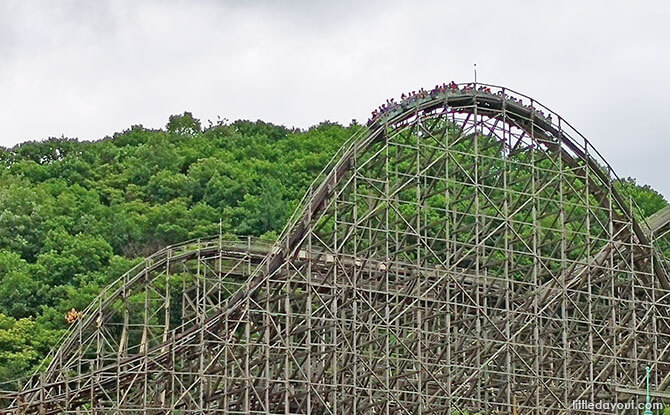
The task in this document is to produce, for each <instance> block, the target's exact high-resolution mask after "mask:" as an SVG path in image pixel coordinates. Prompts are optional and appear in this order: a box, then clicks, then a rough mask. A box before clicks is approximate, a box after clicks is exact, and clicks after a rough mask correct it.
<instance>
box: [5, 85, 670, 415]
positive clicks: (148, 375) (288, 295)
mask: <svg viewBox="0 0 670 415" xmlns="http://www.w3.org/2000/svg"><path fill="white" fill-rule="evenodd" d="M489 91H490V92H489ZM545 114H546V115H545ZM616 181H617V178H616V175H615V174H614V173H613V171H612V169H611V168H610V166H609V164H607V162H606V161H605V160H604V159H603V158H602V157H601V156H600V154H599V153H598V152H597V151H596V150H595V149H594V148H593V147H592V145H591V144H590V143H589V142H588V141H587V140H586V139H585V138H584V137H583V136H581V135H580V134H579V133H578V132H577V131H576V130H574V129H573V128H572V127H571V126H570V125H569V124H568V123H567V122H566V121H565V120H563V119H562V118H561V117H560V116H559V115H558V114H555V113H553V112H552V111H550V110H549V109H547V108H546V107H543V106H542V105H541V104H539V103H537V102H536V101H534V100H532V99H531V98H529V97H525V96H523V95H521V94H518V93H516V92H514V91H511V90H509V89H506V88H501V87H497V86H492V85H486V86H484V89H483V90H482V89H479V85H477V86H475V87H474V88H470V87H468V86H465V85H461V86H459V88H458V89H449V90H434V91H431V92H428V93H425V94H421V95H420V96H413V97H412V98H410V99H408V100H405V101H403V102H401V103H400V104H398V105H394V106H393V107H392V108H390V109H388V110H386V111H384V113H383V114H382V115H381V116H380V117H377V118H375V119H374V120H373V122H371V123H370V125H368V126H367V127H366V128H361V130H360V131H359V132H358V133H357V135H355V136H354V137H352V139H351V140H350V142H349V143H347V144H346V145H345V146H344V147H343V148H342V149H341V150H340V152H338V154H336V156H335V157H334V158H333V160H332V161H331V163H330V164H329V165H328V166H326V168H325V169H324V171H323V172H322V173H321V174H320V175H319V177H318V178H317V179H316V180H315V182H314V184H313V185H312V186H311V187H310V189H309V190H308V191H307V192H306V194H305V197H304V199H303V201H302V203H301V205H300V207H299V208H298V210H296V212H295V213H294V215H293V216H292V218H291V219H290V220H289V223H288V225H287V226H286V228H285V230H284V232H283V233H282V235H281V236H280V238H279V240H278V241H277V242H276V243H275V244H273V245H269V244H266V243H263V242H261V241H257V240H253V239H250V238H248V239H245V240H239V241H224V240H222V239H221V238H210V239H200V240H195V241H189V242H186V243H183V244H179V245H175V246H170V247H166V248H165V249H162V250H161V251H158V252H157V253H155V254H154V255H152V256H151V257H149V258H147V259H146V260H145V261H143V262H142V263H141V264H138V265H137V266H136V267H134V268H133V269H132V270H130V271H129V272H128V273H126V274H125V275H124V276H122V277H121V278H120V279H119V280H117V281H116V282H115V283H113V284H111V285H110V286H109V287H107V288H106V289H105V290H103V292H102V293H101V294H100V295H99V296H98V298H97V299H96V301H95V302H93V303H92V304H91V305H90V306H89V307H88V308H87V309H86V310H84V312H83V317H82V318H81V319H80V320H79V321H78V322H77V323H76V324H74V325H73V326H72V327H71V329H70V330H69V331H68V333H66V335H65V336H64V338H63V339H62V341H61V342H60V344H59V346H58V347H57V348H56V349H55V350H54V351H53V352H52V353H51V355H50V356H49V359H47V361H48V362H49V363H48V365H46V366H45V367H44V368H42V369H40V370H39V371H38V373H36V374H35V376H33V377H32V378H31V379H30V380H29V381H27V382H26V384H25V386H24V387H23V388H22V389H21V390H20V391H19V392H16V393H12V394H9V395H8V396H6V398H5V407H6V408H7V409H5V411H6V412H7V413H39V414H47V413H77V414H79V413H107V412H109V413H222V414H223V413H323V414H328V413H381V412H384V413H436V412H437V413H449V414H451V413H455V412H461V413H462V412H465V411H469V412H471V413H474V412H481V413H533V414H534V413H537V414H539V413H542V414H547V413H578V412H579V411H578V410H575V409H574V408H572V407H571V404H572V402H573V401H575V400H589V399H590V400H591V401H595V400H598V399H608V400H612V401H620V400H626V399H630V397H631V396H635V395H636V392H635V391H640V390H641V389H642V388H643V385H644V374H645V371H644V367H645V366H650V367H651V368H652V374H653V378H652V384H653V385H654V389H655V393H656V395H657V396H664V395H663V393H665V392H664V391H665V389H667V387H668V384H669V383H670V362H669V360H670V359H669V356H670V305H669V304H670V299H669V296H668V294H669V291H668V289H669V288H670V286H669V283H668V277H667V272H666V268H665V262H666V259H665V256H664V254H663V250H664V248H663V247H664V246H665V245H664V243H665V242H664V238H665V237H666V233H667V232H666V231H667V229H668V225H669V224H670V213H669V212H670V209H669V208H666V209H663V210H662V211H660V212H658V213H657V214H655V215H653V216H652V217H650V218H648V219H647V220H642V221H640V220H638V219H636V215H637V213H636V208H635V206H634V203H632V202H631V201H630V199H627V197H626V196H625V195H623V194H621V193H620V192H619V191H618V190H617V188H616V185H615V183H616ZM621 391H625V393H624V392H621ZM631 391H632V392H631ZM590 413H597V412H593V411H591V412H590Z"/></svg>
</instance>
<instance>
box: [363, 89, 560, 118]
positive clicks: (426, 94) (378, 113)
mask: <svg viewBox="0 0 670 415" xmlns="http://www.w3.org/2000/svg"><path fill="white" fill-rule="evenodd" d="M475 90H476V91H477V93H484V94H493V92H492V91H491V88H490V87H488V86H485V85H480V86H479V87H477V86H476V84H474V83H469V84H464V85H462V86H460V87H459V85H458V84H457V83H456V82H454V81H451V82H449V83H448V84H447V83H443V84H442V85H435V87H434V88H433V89H431V90H430V91H428V90H426V89H424V88H421V89H419V90H418V91H411V92H408V93H403V94H402V95H401V96H400V101H399V102H396V100H395V99H394V98H391V99H387V100H386V103H384V104H383V105H380V106H379V108H377V109H376V110H374V111H372V115H371V117H370V118H369V119H368V123H367V125H368V126H369V125H372V124H374V123H375V122H376V121H377V120H379V119H380V118H381V117H382V116H384V115H385V114H387V113H389V112H392V111H394V110H395V109H397V108H399V107H400V106H402V105H407V104H411V103H413V102H415V101H417V100H421V99H425V98H436V97H437V96H438V95H439V94H443V93H446V92H459V91H460V92H462V93H472V92H473V91H475ZM495 95H497V96H499V97H503V95H504V99H505V100H509V101H511V102H513V103H515V104H517V105H519V106H522V107H524V108H527V109H531V110H534V111H535V112H536V113H537V114H538V115H540V116H541V117H543V118H545V119H546V120H547V121H549V123H551V114H549V115H548V116H545V114H544V112H542V111H541V110H539V109H534V108H533V107H532V106H531V105H529V104H526V103H524V102H523V100H522V99H520V98H516V97H514V96H510V95H507V94H504V93H503V91H502V90H499V91H498V92H497V93H496V94H495Z"/></svg>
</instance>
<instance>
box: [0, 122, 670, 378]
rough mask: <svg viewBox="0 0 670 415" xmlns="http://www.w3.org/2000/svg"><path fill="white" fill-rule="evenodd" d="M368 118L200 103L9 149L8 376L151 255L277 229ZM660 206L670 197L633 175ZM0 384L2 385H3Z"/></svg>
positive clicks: (4, 347)
mask: <svg viewBox="0 0 670 415" xmlns="http://www.w3.org/2000/svg"><path fill="white" fill-rule="evenodd" d="M359 128H360V127H359V126H357V125H352V126H349V127H346V128H345V127H342V126H340V125H336V124H332V123H322V124H320V125H318V126H316V127H313V128H311V129H310V130H308V131H299V130H290V129H287V128H285V127H281V126H275V125H272V124H267V123H263V122H260V121H259V122H249V121H236V122H233V123H223V122H220V123H217V124H211V125H209V126H208V127H205V128H203V127H202V126H201V124H200V122H199V121H198V120H196V119H194V118H193V117H192V116H191V114H189V113H184V114H183V115H180V116H173V117H170V120H169V122H168V124H167V126H166V128H165V129H164V130H147V129H145V128H142V127H133V128H131V129H129V130H127V131H124V132H122V133H118V134H116V135H115V136H114V137H112V138H107V139H103V140H101V141H97V142H78V141H76V140H68V139H50V140H47V141H43V142H29V143H25V144H22V145H19V146H17V147H15V148H12V149H5V150H2V149H0V166H2V169H0V381H3V380H9V379H12V378H16V377H19V376H24V375H26V374H27V373H28V372H29V371H30V370H31V369H32V368H33V367H34V366H35V365H36V364H37V363H39V361H40V360H41V358H42V357H43V356H44V355H45V354H46V353H47V351H48V350H49V349H50V348H51V346H52V345H53V344H54V343H55V341H56V340H57V339H58V337H59V336H60V334H61V333H62V331H63V330H64V329H65V328H66V325H67V323H66V320H65V317H64V316H65V315H66V313H67V312H68V310H70V309H71V308H75V309H77V310H81V309H83V308H85V306H86V305H87V304H88V303H89V302H90V301H91V300H92V299H93V298H94V297H95V295H96V294H97V293H98V291H99V290H100V288H101V287H102V286H104V285H106V284H107V283H108V282H110V281H112V280H114V279H115V278H117V277H118V276H120V275H121V274H122V273H123V272H125V271H126V270H128V269H129V268H130V267H131V266H132V265H133V264H134V263H136V262H138V261H139V260H140V258H141V257H143V256H146V255H149V254H150V253H152V252H154V251H156V250H158V249H159V248H161V247H163V246H165V245H168V244H171V243H176V242H180V241H183V240H186V239H190V238H195V237H200V236H206V235H213V234H216V233H218V232H219V224H220V223H221V225H222V228H223V231H224V232H225V233H234V234H245V235H256V236H261V237H264V238H267V239H273V238H275V237H276V235H277V233H278V232H279V231H280V230H281V228H282V227H283V226H284V223H285V221H286V220H287V218H288V216H289V215H290V214H291V212H292V211H293V209H294V208H295V207H296V204H297V203H298V201H299V200H300V199H301V198H302V196H303V193H304V191H305V189H306V188H307V187H308V186H309V184H310V183H311V182H312V180H313V179H314V178H315V177H316V175H317V174H318V173H319V172H320V171H321V169H322V168H323V167H324V166H325V165H326V163H327V162H328V160H330V158H331V157H332V156H333V154H334V153H335V152H336V151H337V150H338V149H339V148H340V146H341V145H342V143H343V142H344V141H346V140H347V139H348V138H349V137H350V136H351V135H352V134H354V133H355V132H356V131H357V130H358V129H359ZM623 186H624V187H626V188H627V190H628V192H629V193H630V194H632V195H633V197H634V198H635V199H636V201H637V203H638V204H639V205H640V206H641V208H642V210H643V211H644V214H646V215H649V214H651V213H653V212H655V211H656V210H658V209H660V208H661V207H662V206H664V204H665V200H664V199H663V197H662V196H661V195H660V194H658V193H657V192H655V191H654V190H653V189H651V188H649V187H648V186H639V185H637V184H636V183H635V181H634V180H632V179H628V180H626V181H625V183H623ZM0 389H2V388H1V387H0Z"/></svg>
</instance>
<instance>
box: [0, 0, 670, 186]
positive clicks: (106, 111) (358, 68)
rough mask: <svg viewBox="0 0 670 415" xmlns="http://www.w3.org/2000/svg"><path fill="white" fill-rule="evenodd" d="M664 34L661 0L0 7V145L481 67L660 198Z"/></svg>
mask: <svg viewBox="0 0 670 415" xmlns="http://www.w3.org/2000/svg"><path fill="white" fill-rule="evenodd" d="M669 45H670V2H663V1H658V2H651V1H649V2H644V1H636V2H632V1H627V2H617V1H602V2H598V1H583V0H580V1H556V0H553V1H524V2H520V1H519V2H515V1H510V0H506V1H498V2H493V1H492V2H474V1H455V2H448V1H435V2H431V1H416V2H415V1H397V2H396V1H390V0H385V1H369V2H363V1H342V0H339V1H314V0H304V1H288V0H287V1H237V2H234V1H205V0H203V1H190V2H185V1H184V2H181V1H160V2H159V1H58V2H56V1H50V2H48V1H40V2H37V1H26V0H19V1H13V0H0V125H1V128H0V145H3V146H12V145H14V144H16V143H19V142H22V141H25V140H35V139H44V138H48V137H54V136H56V137H60V136H62V135H64V136H66V137H77V138H80V139H98V138H102V137H104V136H107V135H112V134H113V133H114V132H117V131H122V130H124V129H126V128H128V127H130V126H131V125H135V124H142V125H144V126H146V127H155V128H158V127H163V126H164V125H165V123H166V122H167V119H168V117H169V115H170V114H176V113H182V112H183V111H191V112H192V113H193V114H194V115H195V116H196V117H197V118H200V119H201V120H203V124H206V123H207V122H206V120H207V119H212V120H215V119H216V117H217V116H220V117H222V118H227V119H229V120H235V119H239V118H244V119H252V120H255V119H262V120H264V121H270V122H274V123H279V124H284V125H286V126H295V127H301V128H307V127H309V126H311V125H314V124H317V123H319V122H320V121H323V120H331V121H339V122H341V123H344V124H348V123H349V122H350V121H351V119H352V118H356V119H358V120H365V119H367V116H368V114H369V112H370V110H372V109H373V108H374V107H376V106H378V105H379V104H381V103H382V102H384V101H385V100H386V98H390V97H393V96H396V97H397V96H399V95H400V93H402V92H403V91H407V90H411V89H418V88H419V87H421V86H425V87H430V86H432V85H434V84H436V83H442V82H448V81H450V80H452V79H453V80H455V81H456V82H467V81H471V80H472V78H473V73H472V72H473V71H472V65H473V63H475V62H476V63H477V67H478V78H479V80H480V81H483V82H488V83H493V84H500V85H505V86H507V87H509V88H512V89H515V90H517V91H519V92H522V93H525V94H527V95H530V96H532V97H534V98H535V99H537V100H538V101H540V102H542V103H543V104H545V105H546V106H548V107H549V108H552V109H553V110H555V111H556V112H558V113H559V114H561V115H562V116H563V117H564V118H565V119H566V120H568V121H569V122H570V123H571V124H572V125H573V126H574V127H575V128H577V129H578V130H580V131H581V132H582V134H584V135H585V136H586V137H587V138H588V139H589V140H591V142H592V143H594V145H595V146H596V147H597V148H598V149H599V150H600V152H601V153H602V154H603V155H604V156H605V158H606V159H607V160H608V161H609V162H610V163H611V164H612V165H613V166H614V168H615V170H616V171H617V173H618V174H619V175H620V176H634V177H636V178H637V179H638V181H639V182H642V183H648V184H650V185H652V186H653V187H654V188H656V189H658V190H659V191H661V192H662V193H664V194H665V195H666V197H668V196H670V180H669V179H668V177H670V175H668V174H667V172H668V171H670V167H669V165H670V157H668V156H667V154H668V153H669V150H670V140H669V135H670V134H669V133H668V131H667V130H666V125H665V124H666V120H667V119H668V116H667V115H666V113H667V112H668V109H666V108H665V105H666V102H667V101H668V100H669V99H670V80H669V74H670V53H669V52H670V50H669V49H670V46H669Z"/></svg>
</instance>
